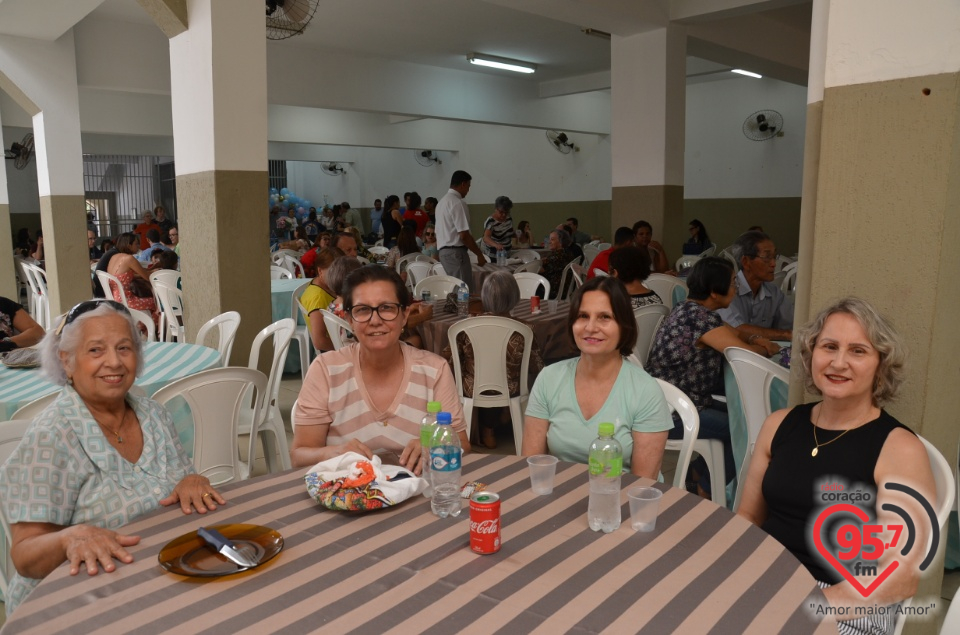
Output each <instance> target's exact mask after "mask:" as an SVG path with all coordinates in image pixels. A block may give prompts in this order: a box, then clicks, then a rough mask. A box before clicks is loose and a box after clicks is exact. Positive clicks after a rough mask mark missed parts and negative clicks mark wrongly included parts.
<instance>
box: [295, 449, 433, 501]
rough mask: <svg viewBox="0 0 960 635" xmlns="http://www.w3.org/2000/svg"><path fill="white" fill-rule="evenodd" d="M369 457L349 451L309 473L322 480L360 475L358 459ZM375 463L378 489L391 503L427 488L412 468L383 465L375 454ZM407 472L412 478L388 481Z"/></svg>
mask: <svg viewBox="0 0 960 635" xmlns="http://www.w3.org/2000/svg"><path fill="white" fill-rule="evenodd" d="M366 460H367V457H365V456H363V455H362V454H359V453H357V452H347V453H346V454H341V455H340V456H335V457H333V458H332V459H327V460H326V461H320V462H319V463H317V464H316V465H314V466H313V467H311V468H310V469H309V470H307V474H310V473H311V472H315V473H316V474H317V477H318V478H319V480H320V482H324V483H325V482H327V481H333V480H336V479H338V478H344V477H351V476H354V477H355V476H360V473H361V472H360V468H358V467H357V461H366ZM370 463H372V464H373V474H374V477H375V479H376V484H377V489H379V490H380V491H381V492H383V495H384V497H386V498H387V500H389V501H390V504H391V505H396V504H397V503H400V502H403V501H405V500H407V499H408V498H410V497H411V496H416V495H417V494H420V493H421V492H423V490H425V489H427V482H426V481H425V480H424V479H422V478H419V477H417V476H414V475H413V473H412V472H411V471H410V470H407V469H405V468H402V467H400V466H398V465H382V464H381V463H380V457H379V456H377V455H374V456H373V458H372V459H370ZM400 473H406V474H409V475H410V476H411V477H412V478H404V479H400V480H399V481H388V480H387V479H388V478H393V477H395V476H396V475H397V474H400Z"/></svg>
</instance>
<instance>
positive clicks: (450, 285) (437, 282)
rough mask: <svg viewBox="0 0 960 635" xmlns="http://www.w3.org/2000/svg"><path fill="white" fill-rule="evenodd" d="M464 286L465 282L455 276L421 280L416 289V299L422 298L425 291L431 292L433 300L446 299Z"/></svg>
mask: <svg viewBox="0 0 960 635" xmlns="http://www.w3.org/2000/svg"><path fill="white" fill-rule="evenodd" d="M461 284H463V280H460V279H459V278H454V277H453V276H447V275H443V276H430V277H429V278H424V279H423V280H421V281H420V282H419V283H418V284H417V286H416V288H415V289H414V297H417V298H419V297H422V294H423V292H424V291H429V292H430V296H431V297H433V298H445V297H447V294H449V293H453V292H454V290H455V289H456V288H457V287H459V286H460V285H461Z"/></svg>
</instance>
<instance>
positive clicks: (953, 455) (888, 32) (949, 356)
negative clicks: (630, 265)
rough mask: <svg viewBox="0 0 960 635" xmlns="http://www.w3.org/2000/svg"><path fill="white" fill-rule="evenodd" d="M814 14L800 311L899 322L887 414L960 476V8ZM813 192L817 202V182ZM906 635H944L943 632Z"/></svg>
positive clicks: (942, 0)
mask: <svg viewBox="0 0 960 635" xmlns="http://www.w3.org/2000/svg"><path fill="white" fill-rule="evenodd" d="M815 6H816V9H815V12H814V17H815V28H817V29H818V30H819V35H818V36H816V37H815V40H814V41H816V38H819V37H822V38H823V39H824V45H823V47H822V48H823V50H824V52H825V54H824V64H823V69H824V71H823V72H824V75H823V86H824V89H823V98H822V105H821V106H820V107H819V110H820V111H821V113H822V116H821V117H820V121H819V126H820V135H819V148H817V146H816V144H814V145H812V146H811V145H809V144H808V146H807V149H808V151H817V150H819V151H818V154H819V160H818V162H814V161H812V160H808V161H807V162H806V164H805V167H808V168H810V169H816V171H817V174H816V178H815V182H813V186H814V187H815V190H816V191H815V196H816V199H815V201H814V202H813V205H812V206H811V205H810V204H809V203H808V201H804V215H805V220H804V221H803V225H804V227H807V224H808V223H809V218H808V216H809V215H811V214H812V216H813V232H812V234H813V235H812V237H807V238H806V239H805V240H804V241H803V243H802V245H801V253H800V256H801V260H803V259H806V260H807V261H808V262H807V265H806V266H808V267H810V269H809V277H807V278H806V279H803V278H801V280H800V284H801V285H805V284H807V283H808V284H809V286H807V287H806V290H803V291H804V292H805V293H806V294H807V295H808V296H809V303H808V304H807V305H805V306H803V307H802V309H803V312H804V313H809V314H812V313H814V312H816V311H817V310H819V309H820V308H821V307H822V306H824V305H825V304H827V303H828V302H829V301H830V300H831V299H833V298H836V297H839V296H845V295H857V296H860V297H862V298H865V299H867V300H869V301H870V302H872V303H873V304H875V305H876V306H877V307H878V308H879V309H880V310H881V311H882V312H883V313H884V314H886V315H887V316H888V317H890V318H891V319H892V321H893V322H894V324H895V326H896V328H897V330H898V331H899V333H900V334H901V336H902V337H903V338H904V340H905V341H906V344H907V348H908V350H909V353H910V356H909V360H908V372H907V379H906V383H905V385H904V387H903V389H902V392H901V397H900V400H899V402H898V403H896V404H893V405H891V406H890V407H889V408H888V409H889V411H890V412H891V413H892V414H893V415H894V416H896V417H897V418H898V419H900V420H901V421H902V422H903V423H905V424H906V425H908V426H910V427H911V428H913V429H914V430H915V431H917V432H919V433H921V434H922V435H923V436H924V437H926V438H927V439H928V440H930V441H931V442H932V443H934V444H935V445H936V446H937V447H938V448H939V449H940V451H941V452H942V454H943V455H944V456H945V457H946V459H947V461H948V462H949V463H950V464H951V465H952V464H954V462H955V461H956V459H957V435H958V428H957V424H956V418H957V412H958V411H960V391H958V390H957V386H958V385H960V366H958V364H957V359H960V336H958V335H957V330H956V325H955V321H956V319H957V316H958V315H960V285H958V284H957V280H958V279H960V257H958V254H957V245H958V244H960V213H958V211H957V210H958V209H960V48H958V47H957V46H956V28H957V27H956V25H957V24H960V5H958V4H957V3H956V2H954V1H952V0H918V1H917V2H913V3H909V4H905V3H901V2H898V1H897V0H875V1H871V0H842V1H831V2H827V1H819V2H816V3H815ZM821 12H825V13H826V20H825V21H824V20H818V19H817V16H818V15H821ZM818 23H819V26H818ZM824 24H825V25H826V29H824V28H823V25H824ZM812 48H813V47H812ZM813 73H814V67H813V65H812V64H811V75H812V74H813ZM811 108H812V109H813V110H814V111H815V110H817V109H818V107H817V105H816V102H815V101H814V102H813V103H812V105H811ZM809 124H810V122H809V121H808V129H809V127H810V126H809ZM804 185H805V187H804V196H805V197H806V196H808V194H810V192H809V190H808V186H809V185H811V181H810V180H809V179H806V180H805V184H804ZM802 272H803V270H801V273H802ZM801 317H805V315H804V316H801ZM933 566H934V567H936V566H937V565H936V563H935V564H934V565H933ZM931 582H932V583H936V586H935V588H933V589H924V588H923V587H921V595H922V594H923V593H924V592H925V591H926V592H931V591H932V592H933V593H936V592H937V590H939V580H932V581H931ZM937 597H939V595H937ZM907 628H908V629H913V630H911V632H918V633H921V632H923V633H925V632H930V633H932V632H935V622H934V621H933V620H928V621H925V622H919V623H916V624H911V623H910V622H909V621H908V624H907ZM905 632H907V631H905Z"/></svg>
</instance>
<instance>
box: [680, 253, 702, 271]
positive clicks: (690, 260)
mask: <svg viewBox="0 0 960 635" xmlns="http://www.w3.org/2000/svg"><path fill="white" fill-rule="evenodd" d="M698 260H700V256H680V257H679V258H677V264H676V267H675V268H676V270H677V271H680V272H683V271H686V270H687V269H690V268H692V267H693V265H695V264H697V261H698Z"/></svg>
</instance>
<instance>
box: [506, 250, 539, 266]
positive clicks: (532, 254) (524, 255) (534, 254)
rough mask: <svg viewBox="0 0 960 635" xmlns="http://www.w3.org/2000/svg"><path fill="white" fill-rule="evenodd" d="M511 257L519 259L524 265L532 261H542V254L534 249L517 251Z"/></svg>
mask: <svg viewBox="0 0 960 635" xmlns="http://www.w3.org/2000/svg"><path fill="white" fill-rule="evenodd" d="M510 255H511V256H512V257H514V258H519V259H520V260H522V261H523V262H524V263H528V262H530V261H531V260H540V252H538V251H535V250H533V249H516V250H514V251H513V252H512V253H511V254H510Z"/></svg>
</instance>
